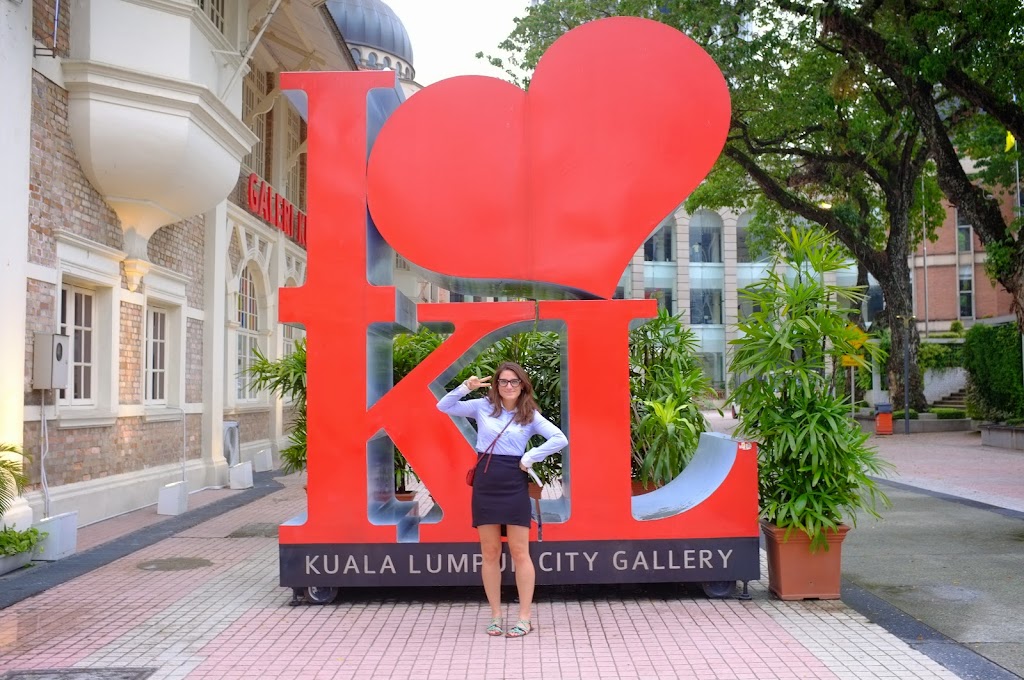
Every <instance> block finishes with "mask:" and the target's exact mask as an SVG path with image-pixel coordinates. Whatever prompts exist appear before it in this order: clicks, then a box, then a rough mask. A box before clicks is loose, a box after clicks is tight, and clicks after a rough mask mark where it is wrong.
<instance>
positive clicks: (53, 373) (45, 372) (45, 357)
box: [32, 333, 71, 390]
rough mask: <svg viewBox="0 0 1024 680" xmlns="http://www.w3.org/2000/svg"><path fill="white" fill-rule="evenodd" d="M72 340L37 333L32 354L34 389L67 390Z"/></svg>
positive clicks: (51, 334)
mask: <svg viewBox="0 0 1024 680" xmlns="http://www.w3.org/2000/svg"><path fill="white" fill-rule="evenodd" d="M70 340H71V339H70V338H69V337H68V336H66V335H57V334H55V333H36V334H35V344H34V345H33V352H32V361H33V363H32V389H34V390H66V389H67V388H68V387H69V385H68V375H69V374H68V359H69V357H68V353H69V350H70V348H71V342H70Z"/></svg>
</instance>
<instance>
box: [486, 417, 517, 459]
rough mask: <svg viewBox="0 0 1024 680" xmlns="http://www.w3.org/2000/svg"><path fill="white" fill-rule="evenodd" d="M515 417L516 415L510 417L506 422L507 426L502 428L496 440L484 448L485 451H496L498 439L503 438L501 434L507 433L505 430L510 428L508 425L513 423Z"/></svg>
mask: <svg viewBox="0 0 1024 680" xmlns="http://www.w3.org/2000/svg"><path fill="white" fill-rule="evenodd" d="M515 419H516V417H515V416H512V417H511V418H509V420H508V422H507V423H505V427H503V428H501V432H499V433H498V436H497V437H495V438H494V441H492V442H491V445H490V446H488V447H487V448H486V449H484V453H493V452H494V445H495V444H497V443H498V440H499V439H501V435H503V434H505V430H507V429H508V426H509V425H511V424H512V421H513V420H515Z"/></svg>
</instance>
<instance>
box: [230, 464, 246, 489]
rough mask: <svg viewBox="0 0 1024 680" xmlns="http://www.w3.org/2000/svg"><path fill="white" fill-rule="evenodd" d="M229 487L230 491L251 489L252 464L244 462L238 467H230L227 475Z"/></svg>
mask: <svg viewBox="0 0 1024 680" xmlns="http://www.w3.org/2000/svg"><path fill="white" fill-rule="evenodd" d="M228 477H229V479H230V487H231V488H232V489H251V488H252V462H251V461H248V460H247V461H245V462H244V463H239V464H238V465H232V466H231V468H230V471H229V473H228Z"/></svg>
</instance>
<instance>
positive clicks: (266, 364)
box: [249, 338, 307, 473]
mask: <svg viewBox="0 0 1024 680" xmlns="http://www.w3.org/2000/svg"><path fill="white" fill-rule="evenodd" d="M254 353H255V355H256V359H255V361H253V363H252V365H251V366H250V367H249V375H251V376H252V379H253V386H254V388H255V389H257V390H269V391H270V392H272V393H273V394H275V395H277V396H278V397H281V398H283V399H284V400H285V401H286V402H291V405H292V422H291V429H290V430H289V432H288V441H289V445H288V446H287V447H286V448H283V449H281V471H282V472H285V473H292V472H301V471H303V470H305V469H306V451H307V448H306V340H305V338H303V339H300V340H299V341H298V342H296V343H295V351H294V352H292V353H291V354H288V355H287V356H284V357H281V358H280V359H277V360H275V361H271V360H270V359H268V358H267V357H266V356H264V355H263V354H262V353H261V352H260V351H259V349H258V348H257V349H256V350H254Z"/></svg>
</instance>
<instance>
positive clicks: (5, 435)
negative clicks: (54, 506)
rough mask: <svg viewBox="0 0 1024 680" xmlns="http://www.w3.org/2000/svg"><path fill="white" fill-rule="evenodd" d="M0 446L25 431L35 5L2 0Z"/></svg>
mask: <svg viewBox="0 0 1024 680" xmlns="http://www.w3.org/2000/svg"><path fill="white" fill-rule="evenodd" d="M0 83H3V88H4V96H3V97H0V120H2V121H3V124H2V125H0V158H2V159H3V162H2V163H0V237H2V239H3V248H0V299H2V300H3V301H4V303H3V310H4V314H3V317H4V321H3V323H0V442H3V443H5V444H16V445H19V446H20V445H21V444H22V441H23V439H24V429H25V396H24V395H25V308H26V295H27V293H26V288H25V285H26V279H25V273H26V270H27V266H26V265H27V263H28V180H29V150H30V148H31V135H32V130H31V120H32V3H31V2H29V1H28V0H20V2H19V1H17V0H15V1H13V2H12V0H0ZM3 522H5V523H7V524H10V525H15V526H17V527H19V528H22V529H27V528H28V527H29V526H31V524H32V510H31V509H30V508H29V507H28V503H27V502H25V500H24V499H22V498H19V499H17V500H16V501H15V502H14V504H13V505H12V507H11V508H10V511H9V512H8V513H7V514H6V515H4V518H3Z"/></svg>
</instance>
